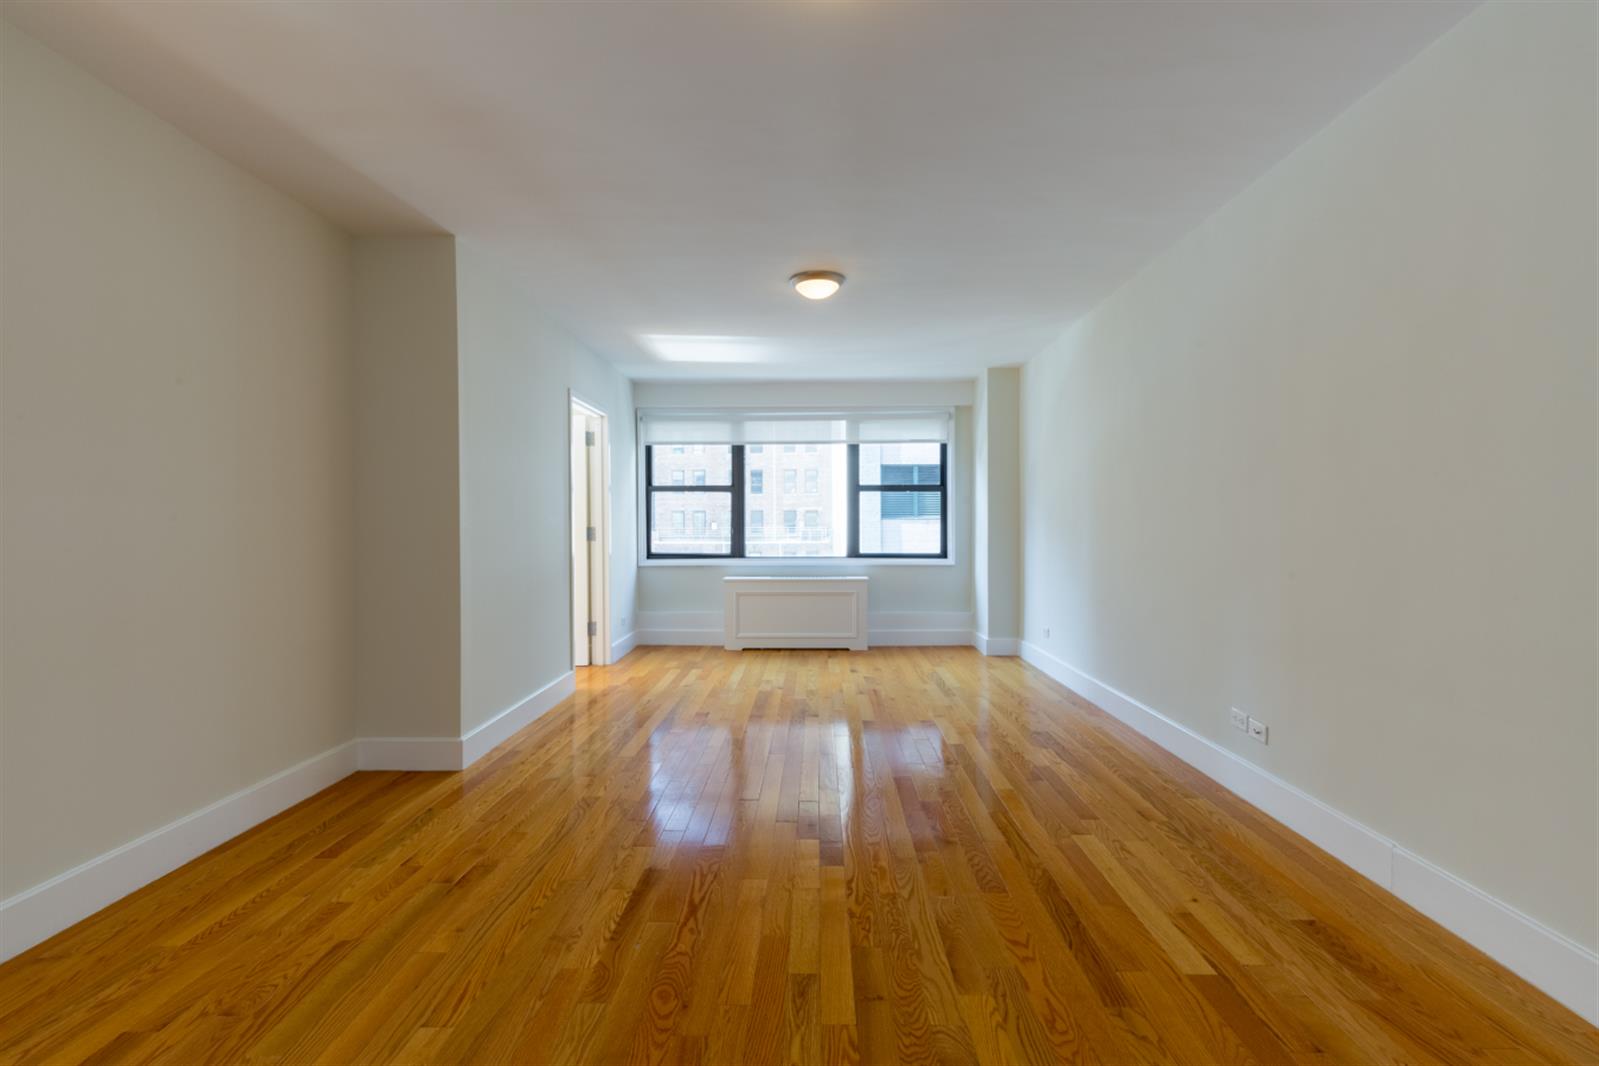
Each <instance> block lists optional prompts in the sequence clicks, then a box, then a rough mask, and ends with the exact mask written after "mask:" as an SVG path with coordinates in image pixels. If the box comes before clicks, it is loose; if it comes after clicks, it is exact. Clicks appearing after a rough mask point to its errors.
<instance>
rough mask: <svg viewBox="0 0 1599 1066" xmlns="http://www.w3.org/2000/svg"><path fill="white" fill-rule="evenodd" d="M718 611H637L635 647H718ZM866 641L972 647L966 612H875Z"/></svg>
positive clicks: (720, 639) (891, 645) (868, 620)
mask: <svg viewBox="0 0 1599 1066" xmlns="http://www.w3.org/2000/svg"><path fill="white" fill-rule="evenodd" d="M725 635H726V634H725V630H724V627H723V622H722V612H721V611H640V612H638V629H637V630H636V631H635V636H636V637H637V638H638V639H637V641H636V643H637V644H638V645H642V646H649V645H661V646H703V645H710V646H715V647H720V646H721V645H722V642H723V640H724V639H725ZM866 640H867V643H868V644H870V645H876V646H878V647H885V648H894V647H923V648H929V647H952V646H963V647H964V646H968V645H970V644H971V643H972V640H973V634H972V615H971V612H969V611H874V612H871V613H869V614H867V616H866Z"/></svg>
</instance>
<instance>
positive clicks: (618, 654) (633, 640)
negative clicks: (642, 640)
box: [611, 629, 639, 663]
mask: <svg viewBox="0 0 1599 1066" xmlns="http://www.w3.org/2000/svg"><path fill="white" fill-rule="evenodd" d="M638 643H639V639H638V630H636V629H635V630H633V631H631V632H630V633H628V634H627V636H625V637H622V638H621V639H619V640H617V641H616V642H615V643H614V644H612V645H611V662H613V663H619V662H621V661H622V657H623V656H624V655H626V654H627V653H628V652H630V651H632V650H633V649H634V648H636V647H638Z"/></svg>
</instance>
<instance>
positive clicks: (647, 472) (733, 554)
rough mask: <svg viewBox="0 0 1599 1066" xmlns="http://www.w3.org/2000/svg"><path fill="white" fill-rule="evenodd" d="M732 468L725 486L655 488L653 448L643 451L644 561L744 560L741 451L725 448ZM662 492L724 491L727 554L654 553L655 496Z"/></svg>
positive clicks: (742, 466) (648, 446) (734, 448)
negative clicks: (727, 526)
mask: <svg viewBox="0 0 1599 1066" xmlns="http://www.w3.org/2000/svg"><path fill="white" fill-rule="evenodd" d="M729 447H730V449H731V451H732V459H733V469H732V477H731V483H730V484H727V485H657V484H656V483H655V445H653V444H650V445H645V448H644V551H645V558H647V559H742V558H743V557H744V514H743V511H744V448H743V446H742V445H738V444H734V445H730V446H729ZM658 492H663V493H686V492H693V493H705V494H709V493H713V492H725V493H727V494H728V497H729V502H730V503H731V504H732V507H731V510H730V512H729V514H728V519H727V521H728V525H729V526H730V527H731V528H730V529H729V530H728V543H727V551H726V552H725V553H716V552H696V553H692V554H690V553H687V552H658V551H656V550H655V494H656V493H658Z"/></svg>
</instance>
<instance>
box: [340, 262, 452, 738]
mask: <svg viewBox="0 0 1599 1066" xmlns="http://www.w3.org/2000/svg"><path fill="white" fill-rule="evenodd" d="M355 279H356V284H355V351H356V381H357V388H356V414H357V434H356V486H355V487H356V543H357V552H356V583H355V598H356V617H357V626H356V667H357V669H356V678H357V682H356V692H357V698H356V704H357V708H358V710H357V722H358V725H359V728H360V732H361V735H362V736H367V737H455V736H459V735H460V732H461V729H460V725H461V640H460V632H461V629H460V626H461V566H460V546H461V545H460V506H459V497H460V470H459V458H460V447H459V436H460V428H459V406H460V405H459V402H458V398H457V384H456V378H457V374H458V366H457V356H456V295H455V238H454V237H448V236H441V237H363V238H360V239H359V240H357V241H356V253H355Z"/></svg>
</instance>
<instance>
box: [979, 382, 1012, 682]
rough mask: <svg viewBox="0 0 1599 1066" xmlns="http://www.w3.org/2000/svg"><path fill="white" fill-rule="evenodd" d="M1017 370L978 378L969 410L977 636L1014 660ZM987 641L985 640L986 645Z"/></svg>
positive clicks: (980, 642)
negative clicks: (1012, 656) (995, 643)
mask: <svg viewBox="0 0 1599 1066" xmlns="http://www.w3.org/2000/svg"><path fill="white" fill-rule="evenodd" d="M1021 377H1022V375H1021V369H1020V368H1019V367H1014V366H1003V367H991V368H989V369H987V370H985V371H983V372H982V373H981V374H980V375H978V378H977V402H976V404H975V405H974V407H973V412H974V413H973V423H974V426H973V446H972V469H973V480H974V496H975V501H974V511H973V516H972V527H973V552H972V557H973V567H972V569H973V573H972V578H973V580H972V586H973V591H974V593H975V602H976V607H977V611H976V615H977V619H976V632H977V635H978V637H979V645H978V646H979V647H981V648H984V649H985V650H987V647H988V646H987V644H986V641H988V640H992V641H1000V642H1009V643H1008V644H1007V643H1002V644H1000V645H996V647H999V648H1000V649H1001V650H1010V653H1011V654H1014V650H1013V649H1014V646H1015V645H1014V642H1015V641H1016V639H1017V638H1019V637H1020V636H1021V624H1022V602H1021V594H1022V589H1021V580H1022V536H1021V533H1022V530H1021V491H1022V489H1021ZM985 638H986V640H985Z"/></svg>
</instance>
